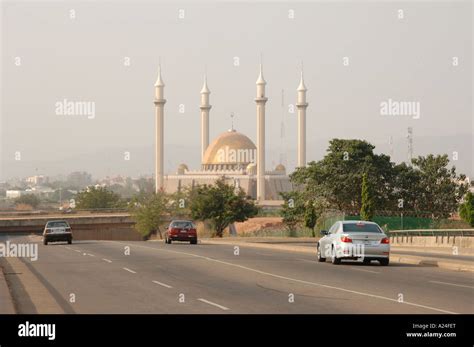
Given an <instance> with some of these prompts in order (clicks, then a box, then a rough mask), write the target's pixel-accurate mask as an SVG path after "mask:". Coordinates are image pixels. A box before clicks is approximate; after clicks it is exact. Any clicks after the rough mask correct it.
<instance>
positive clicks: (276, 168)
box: [275, 164, 286, 172]
mask: <svg viewBox="0 0 474 347" xmlns="http://www.w3.org/2000/svg"><path fill="white" fill-rule="evenodd" d="M275 171H283V172H284V171H286V168H285V165H283V164H278V165H277V166H276V167H275Z"/></svg>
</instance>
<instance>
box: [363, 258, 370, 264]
mask: <svg viewBox="0 0 474 347" xmlns="http://www.w3.org/2000/svg"><path fill="white" fill-rule="evenodd" d="M370 261H371V260H370V259H367V258H364V260H363V263H364V264H365V265H369V264H370Z"/></svg>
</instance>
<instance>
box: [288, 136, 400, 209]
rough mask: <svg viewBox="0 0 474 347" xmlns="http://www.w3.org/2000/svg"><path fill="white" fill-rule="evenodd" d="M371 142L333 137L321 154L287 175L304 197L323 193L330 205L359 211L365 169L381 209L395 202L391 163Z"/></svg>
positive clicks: (391, 205) (375, 200)
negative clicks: (376, 151)
mask: <svg viewBox="0 0 474 347" xmlns="http://www.w3.org/2000/svg"><path fill="white" fill-rule="evenodd" d="M374 148H375V147H374V146H373V145H371V144H370V143H368V142H366V141H362V140H345V139H333V140H331V141H330V142H329V148H328V150H327V152H328V153H327V154H326V155H325V156H324V158H323V159H322V160H320V161H318V162H310V163H309V164H308V166H306V167H300V168H298V169H297V170H296V171H295V172H294V173H293V174H291V176H290V178H291V180H292V182H293V183H294V184H295V185H297V186H301V187H302V189H303V190H304V191H305V195H306V197H307V198H309V197H317V196H321V197H323V198H324V199H325V200H326V201H327V202H328V203H329V205H330V207H332V208H337V209H338V210H341V211H345V212H347V213H358V212H359V211H360V208H361V185H362V175H363V173H367V175H368V177H369V179H370V181H371V183H372V189H373V192H374V203H375V204H376V205H377V206H379V207H380V208H381V209H390V208H392V207H393V206H394V197H393V194H392V193H393V185H392V183H393V175H394V170H393V166H394V164H393V163H392V162H390V157H389V156H387V155H384V154H375V153H374Z"/></svg>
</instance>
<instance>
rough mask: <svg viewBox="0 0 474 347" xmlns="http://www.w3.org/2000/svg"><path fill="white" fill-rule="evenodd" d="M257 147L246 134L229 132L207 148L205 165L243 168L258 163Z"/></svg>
mask: <svg viewBox="0 0 474 347" xmlns="http://www.w3.org/2000/svg"><path fill="white" fill-rule="evenodd" d="M256 155H257V147H256V146H255V144H254V143H253V142H252V140H250V139H249V138H248V137H247V136H245V135H244V134H241V133H239V132H237V131H235V130H229V131H227V132H225V133H223V134H221V135H219V136H218V137H217V138H216V139H215V140H214V141H213V142H212V143H211V144H210V145H209V147H207V149H206V152H205V153H204V159H203V162H202V164H203V165H220V164H224V165H226V164H228V165H232V166H234V165H240V166H242V167H243V168H245V167H247V165H248V164H249V163H251V162H255V161H256V159H257V158H256Z"/></svg>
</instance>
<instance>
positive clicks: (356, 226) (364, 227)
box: [343, 222, 382, 233]
mask: <svg viewBox="0 0 474 347" xmlns="http://www.w3.org/2000/svg"><path fill="white" fill-rule="evenodd" d="M343 231H345V232H366V233H381V232H382V231H381V230H380V228H379V226H378V225H377V224H366V223H363V222H361V223H344V226H343Z"/></svg>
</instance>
